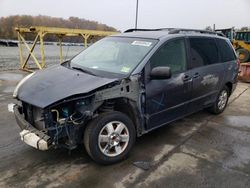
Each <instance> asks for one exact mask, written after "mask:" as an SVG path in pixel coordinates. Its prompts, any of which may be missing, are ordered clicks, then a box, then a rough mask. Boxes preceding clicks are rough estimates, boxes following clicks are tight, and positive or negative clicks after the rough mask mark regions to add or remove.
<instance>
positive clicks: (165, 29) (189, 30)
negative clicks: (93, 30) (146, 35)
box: [124, 28, 225, 37]
mask: <svg viewBox="0 0 250 188" xmlns="http://www.w3.org/2000/svg"><path fill="white" fill-rule="evenodd" d="M134 31H168V34H178V33H185V32H195V33H200V34H210V35H218V36H222V37H225V35H224V34H223V33H221V32H216V31H207V30H200V29H180V28H179V29H178V28H159V29H135V28H134V29H128V30H126V31H124V33H129V32H134Z"/></svg>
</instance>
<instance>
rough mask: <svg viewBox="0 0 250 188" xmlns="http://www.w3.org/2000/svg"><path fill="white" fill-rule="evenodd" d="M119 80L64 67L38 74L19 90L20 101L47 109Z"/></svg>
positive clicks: (55, 67)
mask: <svg viewBox="0 0 250 188" xmlns="http://www.w3.org/2000/svg"><path fill="white" fill-rule="evenodd" d="M116 80H118V79H110V78H102V77H98V76H93V75H89V74H87V73H83V72H80V71H78V70H72V69H69V68H67V67H64V66H62V65H57V66H53V67H51V68H47V69H45V70H42V71H38V72H36V73H35V74H34V75H33V76H32V77H31V78H29V79H28V80H27V81H26V82H24V83H23V84H22V85H21V87H20V88H19V90H18V96H17V97H18V99H19V100H21V101H24V102H26V103H29V104H32V105H34V106H37V107H40V108H45V107H47V106H49V105H51V104H53V103H55V102H57V101H60V100H62V99H64V98H67V97H70V96H73V95H77V94H85V93H88V92H90V91H92V90H95V89H97V88H99V87H101V86H104V85H106V84H109V83H112V82H114V81H116Z"/></svg>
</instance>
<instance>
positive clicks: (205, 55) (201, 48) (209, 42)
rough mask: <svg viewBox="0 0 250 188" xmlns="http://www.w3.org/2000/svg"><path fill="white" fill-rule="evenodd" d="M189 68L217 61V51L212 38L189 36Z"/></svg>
mask: <svg viewBox="0 0 250 188" xmlns="http://www.w3.org/2000/svg"><path fill="white" fill-rule="evenodd" d="M189 40H190V52H191V64H192V66H191V68H194V67H200V66H204V65H211V64H215V63H218V62H219V53H218V48H217V46H216V43H215V40H214V39H213V38H190V39H189Z"/></svg>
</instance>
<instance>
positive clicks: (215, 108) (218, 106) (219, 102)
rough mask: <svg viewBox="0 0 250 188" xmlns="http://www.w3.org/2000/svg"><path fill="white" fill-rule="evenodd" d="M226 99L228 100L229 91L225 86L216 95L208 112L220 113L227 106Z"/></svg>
mask: <svg viewBox="0 0 250 188" xmlns="http://www.w3.org/2000/svg"><path fill="white" fill-rule="evenodd" d="M228 98H229V89H228V87H227V86H225V87H223V89H222V90H221V91H220V93H219V94H218V96H217V99H216V101H215V103H214V104H213V105H212V106H211V107H210V108H208V111H209V112H211V113H213V114H220V113H222V112H223V111H224V110H225V108H226V106H227V102H228Z"/></svg>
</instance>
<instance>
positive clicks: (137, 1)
mask: <svg viewBox="0 0 250 188" xmlns="http://www.w3.org/2000/svg"><path fill="white" fill-rule="evenodd" d="M138 4H139V0H136V15H135V29H137V20H138Z"/></svg>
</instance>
